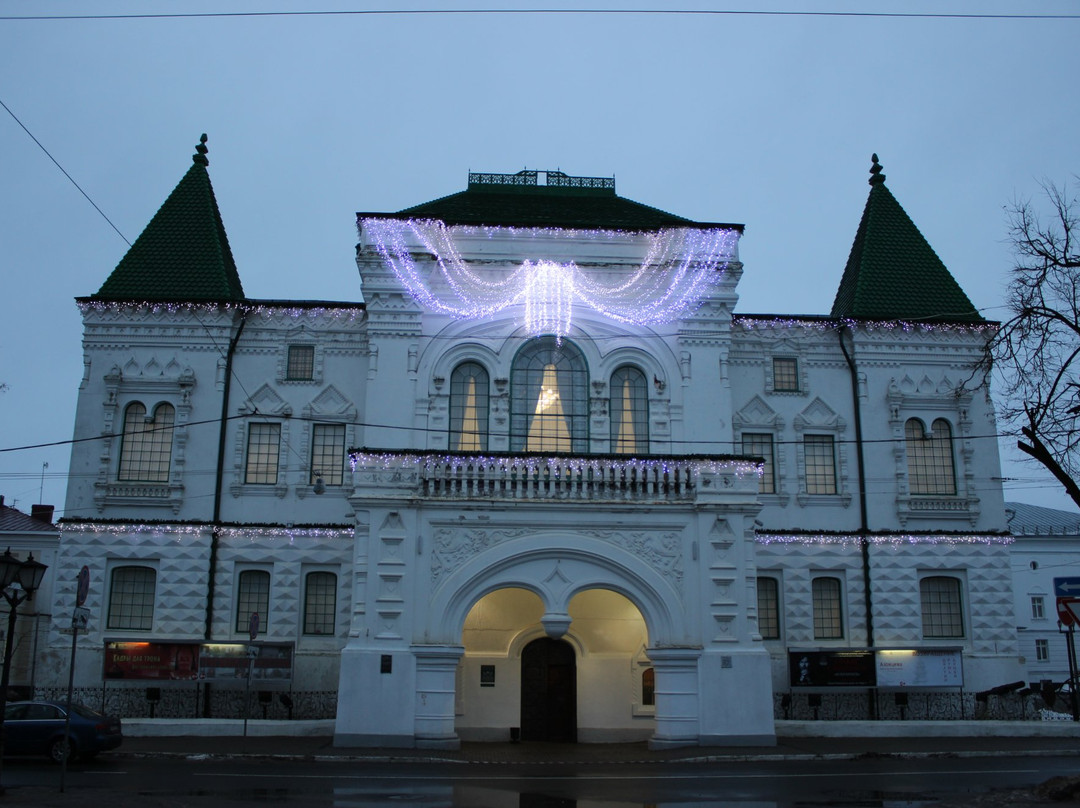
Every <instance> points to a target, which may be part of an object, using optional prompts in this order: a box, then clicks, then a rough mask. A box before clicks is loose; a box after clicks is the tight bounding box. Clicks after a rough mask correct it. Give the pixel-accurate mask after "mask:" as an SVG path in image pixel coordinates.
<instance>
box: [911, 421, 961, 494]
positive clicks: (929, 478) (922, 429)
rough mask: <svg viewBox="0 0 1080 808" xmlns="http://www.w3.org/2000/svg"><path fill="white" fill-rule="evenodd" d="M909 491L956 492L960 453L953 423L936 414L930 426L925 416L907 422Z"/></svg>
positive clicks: (918, 492) (926, 492)
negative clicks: (956, 450) (954, 446)
mask: <svg viewBox="0 0 1080 808" xmlns="http://www.w3.org/2000/svg"><path fill="white" fill-rule="evenodd" d="M904 449H905V453H906V455H907V473H908V493H909V494H910V495H911V496H916V497H920V496H923V497H924V496H931V497H942V496H944V497H953V496H956V492H957V487H956V457H955V453H954V452H953V429H952V424H951V423H949V421H948V420H947V419H945V418H935V419H934V420H933V421H932V422H931V425H930V429H929V430H927V428H926V423H925V422H924V421H923V420H922V419H921V418H908V419H907V420H906V421H905V422H904Z"/></svg>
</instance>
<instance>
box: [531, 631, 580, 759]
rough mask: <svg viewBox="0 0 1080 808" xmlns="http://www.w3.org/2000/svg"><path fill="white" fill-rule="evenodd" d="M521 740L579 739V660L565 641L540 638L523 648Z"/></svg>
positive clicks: (566, 740) (565, 740)
mask: <svg viewBox="0 0 1080 808" xmlns="http://www.w3.org/2000/svg"><path fill="white" fill-rule="evenodd" d="M521 739H522V740H524V741H551V742H555V743H573V742H575V741H576V740H577V660H576V658H575V656H574V648H573V646H571V645H570V643H568V642H566V641H565V640H553V639H551V638H550V637H541V638H539V639H537V640H533V641H532V642H530V643H529V644H528V645H526V646H525V648H524V649H522V652H521Z"/></svg>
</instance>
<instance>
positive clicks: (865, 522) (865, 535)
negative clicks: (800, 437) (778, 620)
mask: <svg viewBox="0 0 1080 808" xmlns="http://www.w3.org/2000/svg"><path fill="white" fill-rule="evenodd" d="M836 334H837V336H838V337H839V338H840V350H841V351H843V353H844V359H846V360H847V364H848V370H849V371H850V372H851V399H852V402H853V404H854V406H855V457H856V462H857V464H858V468H859V548H860V549H861V550H862V574H863V591H864V592H865V593H866V594H865V598H866V645H867V647H868V648H873V647H874V599H873V589H872V588H871V584H870V541H869V535H870V520H869V517H868V516H867V507H866V458H865V457H863V434H862V405H861V403H860V401H859V374H858V371H857V370H856V368H855V357H854V356H853V354H854V351H855V334H854V332H852V331H851V329H850V328H849V327H848V326H847V325H842V326H840V329H839V330H838V331H837V332H836ZM845 334H850V335H851V352H850V353H849V352H848V349H847V345H845V344H844V335H845ZM868 706H869V712H870V718H877V699H876V698H875V693H874V692H873V691H871V692H870V693H869V705H868Z"/></svg>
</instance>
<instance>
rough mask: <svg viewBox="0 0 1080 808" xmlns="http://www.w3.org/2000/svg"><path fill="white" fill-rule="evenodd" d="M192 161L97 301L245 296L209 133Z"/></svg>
mask: <svg viewBox="0 0 1080 808" xmlns="http://www.w3.org/2000/svg"><path fill="white" fill-rule="evenodd" d="M196 150H197V153H196V154H195V155H194V156H193V157H192V158H191V159H192V161H193V164H192V166H191V168H189V169H188V171H187V173H186V174H185V175H184V177H183V179H181V180H180V183H179V184H178V185H177V186H176V188H175V189H174V190H173V192H172V193H171V194H169V198H168V199H166V200H165V204H163V205H162V206H161V209H160V210H158V212H157V213H156V214H154V218H153V219H151V220H150V224H148V225H147V226H146V229H145V230H143V232H142V235H140V236H139V237H138V238H137V239H136V240H135V243H134V244H133V245H132V246H131V249H130V250H128V252H127V255H125V256H124V257H123V259H122V260H121V261H120V263H119V264H117V266H116V269H114V270H113V272H112V274H111V275H109V278H108V280H106V281H105V283H104V285H103V286H102V287H101V289H99V290H98V292H97V294H95V295H93V299H95V300H163V301H164V300H168V301H221V302H225V301H232V300H242V299H243V297H244V290H243V287H242V286H241V285H240V275H239V273H238V272H237V271H236V262H235V261H234V260H233V255H232V250H231V249H229V239H228V236H226V235H225V225H224V224H222V222H221V212H220V211H219V210H218V205H217V199H215V198H214V188H213V186H212V185H211V184H210V174H209V172H208V171H207V170H206V167H207V166H208V165H209V163H210V161H209V160H207V159H206V135H203V136H202V140H201V142H200V143H199V145H198V146H197V147H196Z"/></svg>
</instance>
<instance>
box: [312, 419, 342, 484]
mask: <svg viewBox="0 0 1080 808" xmlns="http://www.w3.org/2000/svg"><path fill="white" fill-rule="evenodd" d="M344 475H345V425H344V424H315V426H314V427H313V428H312V430H311V485H315V480H316V479H317V478H318V477H319V476H322V478H323V482H324V483H325V484H326V485H341V483H342V479H343V477H344Z"/></svg>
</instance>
